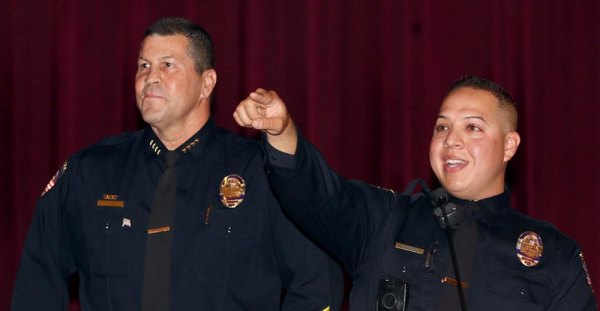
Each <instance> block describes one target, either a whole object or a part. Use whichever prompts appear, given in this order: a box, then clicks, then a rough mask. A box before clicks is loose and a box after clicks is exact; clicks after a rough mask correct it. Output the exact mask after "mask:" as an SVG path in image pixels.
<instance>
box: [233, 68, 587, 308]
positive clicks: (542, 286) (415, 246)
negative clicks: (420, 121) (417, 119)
mask: <svg viewBox="0 0 600 311" xmlns="http://www.w3.org/2000/svg"><path fill="white" fill-rule="evenodd" d="M234 118H235V119H236V121H237V122H238V123H239V124H240V125H241V126H246V127H252V128H256V129H259V130H262V131H264V132H266V143H265V148H266V150H267V159H268V160H267V162H268V172H269V179H270V181H271V185H272V186H273V188H274V192H275V193H276V194H277V195H278V197H279V198H280V200H281V204H282V206H283V207H284V209H287V211H288V212H289V213H290V215H291V216H292V218H294V219H295V220H296V221H297V222H298V223H299V224H300V226H301V227H303V228H304V229H305V230H306V231H307V232H308V233H309V234H310V235H311V236H313V237H315V238H316V239H318V240H319V241H320V242H321V243H322V244H323V245H325V246H326V248H327V249H328V250H329V251H330V252H332V253H333V254H334V255H335V257H337V258H338V259H339V260H340V261H341V262H342V264H343V266H344V267H345V268H346V269H347V271H348V272H349V274H350V276H351V277H352V279H353V288H352V291H351V296H350V309H351V310H353V311H365V310H405V309H406V310H467V309H469V310H595V309H596V302H595V298H594V295H593V293H592V289H591V283H590V280H589V277H588V275H587V271H586V268H585V264H584V261H583V257H582V254H581V251H580V249H579V247H578V245H577V244H576V242H575V241H573V240H572V239H570V238H569V237H567V236H565V235H564V234H562V233H560V232H559V231H558V230H557V229H556V228H555V227H553V226H552V225H550V224H548V223H545V222H542V221H538V220H535V219H532V218H530V217H527V216H525V215H523V214H521V213H519V212H517V211H515V210H513V209H511V206H510V195H509V193H508V191H507V190H506V189H505V170H506V165H507V163H508V161H509V160H510V159H511V158H512V157H513V155H514V154H515V152H516V151H517V148H518V146H519V143H520V137H519V134H518V133H517V132H516V128H517V111H516V108H515V104H514V101H513V100H512V99H511V97H510V96H509V95H508V94H507V93H506V92H505V91H504V90H503V89H502V88H500V87H499V86H498V85H496V84H495V83H493V82H491V81H489V80H486V79H483V78H479V77H474V76H469V77H465V78H463V79H461V80H459V81H457V82H456V83H455V84H453V85H452V87H451V88H450V91H449V92H448V93H447V95H446V97H445V99H444V100H443V102H442V105H441V108H440V111H439V115H438V117H437V120H436V122H435V126H434V131H433V137H432V139H431V145H430V163H431V167H432V168H433V171H434V172H435V174H436V176H437V178H438V179H439V181H440V183H441V185H442V187H443V188H440V189H437V190H435V191H430V190H429V189H425V191H423V192H422V193H418V194H414V195H409V194H407V193H404V194H398V193H394V192H392V191H390V190H386V189H381V188H378V187H374V186H371V185H368V184H365V183H363V182H360V181H353V180H347V179H345V178H343V177H342V176H340V175H338V174H337V173H335V172H334V171H333V170H332V169H331V168H330V167H329V166H328V165H327V163H326V162H325V160H324V159H323V158H322V157H321V155H320V154H319V153H318V151H317V150H316V149H315V148H314V147H313V146H312V145H311V144H309V143H308V142H307V141H306V140H304V139H303V138H302V136H300V135H299V134H298V133H297V130H296V128H295V126H294V124H293V122H292V120H291V118H290V116H289V115H288V113H287V110H286V107H285V105H284V103H283V102H282V100H281V99H280V98H279V97H278V96H277V94H276V93H275V92H273V91H266V90H263V89H258V90H256V91H255V92H253V93H251V94H250V95H249V96H248V97H247V98H246V99H245V100H243V101H242V102H241V103H240V105H238V107H237V108H236V111H235V112H234ZM410 192H412V191H408V193H410Z"/></svg>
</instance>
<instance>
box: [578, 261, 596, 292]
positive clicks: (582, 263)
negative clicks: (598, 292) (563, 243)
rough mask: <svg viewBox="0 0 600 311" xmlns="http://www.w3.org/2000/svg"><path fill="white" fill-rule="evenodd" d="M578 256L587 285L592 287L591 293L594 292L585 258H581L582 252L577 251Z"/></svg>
mask: <svg viewBox="0 0 600 311" xmlns="http://www.w3.org/2000/svg"><path fill="white" fill-rule="evenodd" d="M579 258H580V259H581V267H582V268H583V272H584V273H585V277H586V278H587V282H588V285H589V286H590V288H591V289H592V293H593V292H594V287H593V286H592V279H591V278H590V274H589V272H588V269H587V265H586V264H585V260H584V259H583V253H582V252H579Z"/></svg>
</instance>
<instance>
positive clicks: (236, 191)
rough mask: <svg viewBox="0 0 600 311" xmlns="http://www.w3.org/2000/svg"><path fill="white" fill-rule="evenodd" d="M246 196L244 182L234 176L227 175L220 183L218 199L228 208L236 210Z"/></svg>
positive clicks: (239, 177) (237, 176)
mask: <svg viewBox="0 0 600 311" xmlns="http://www.w3.org/2000/svg"><path fill="white" fill-rule="evenodd" d="M245 196H246V182H245V181H244V179H243V178H242V177H241V176H239V175H235V174H231V175H227V176H225V177H224V178H223V180H222V181H221V188H220V191H219V197H220V198H221V203H223V205H225V206H226V207H229V208H236V207H237V206H238V205H240V204H241V203H242V201H244V197H245Z"/></svg>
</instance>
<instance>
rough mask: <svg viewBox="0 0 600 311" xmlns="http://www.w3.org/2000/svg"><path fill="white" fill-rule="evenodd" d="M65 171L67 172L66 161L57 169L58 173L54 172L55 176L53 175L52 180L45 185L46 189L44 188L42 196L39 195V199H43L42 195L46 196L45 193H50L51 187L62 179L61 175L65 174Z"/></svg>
mask: <svg viewBox="0 0 600 311" xmlns="http://www.w3.org/2000/svg"><path fill="white" fill-rule="evenodd" d="M66 171H67V161H65V163H63V165H62V166H61V167H60V168H59V169H58V171H56V174H54V176H53V177H52V179H50V181H49V182H48V184H47V185H46V188H44V191H42V194H41V195H40V197H43V196H44V194H46V192H48V191H50V189H52V187H54V185H55V184H56V182H57V181H58V180H59V179H60V178H61V177H62V175H64V174H65V172H66Z"/></svg>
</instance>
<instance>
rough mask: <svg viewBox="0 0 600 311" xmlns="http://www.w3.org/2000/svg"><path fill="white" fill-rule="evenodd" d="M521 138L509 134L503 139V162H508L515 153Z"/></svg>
mask: <svg viewBox="0 0 600 311" xmlns="http://www.w3.org/2000/svg"><path fill="white" fill-rule="evenodd" d="M520 143H521V136H520V135H519V133H517V132H510V133H508V134H506V136H505V137H504V162H508V161H509V160H510V159H512V157H513V156H514V155H515V153H517V149H518V148H519V144H520Z"/></svg>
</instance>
